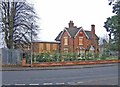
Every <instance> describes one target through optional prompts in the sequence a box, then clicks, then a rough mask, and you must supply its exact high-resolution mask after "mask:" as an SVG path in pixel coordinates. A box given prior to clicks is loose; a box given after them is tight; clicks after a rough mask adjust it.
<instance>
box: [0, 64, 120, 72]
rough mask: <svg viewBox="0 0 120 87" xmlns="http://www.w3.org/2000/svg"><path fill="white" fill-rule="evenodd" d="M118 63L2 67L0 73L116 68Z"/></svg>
mask: <svg viewBox="0 0 120 87" xmlns="http://www.w3.org/2000/svg"><path fill="white" fill-rule="evenodd" d="M116 65H118V63H110V64H94V65H74V66H55V67H2V69H0V71H30V70H60V69H81V68H97V67H108V66H116Z"/></svg>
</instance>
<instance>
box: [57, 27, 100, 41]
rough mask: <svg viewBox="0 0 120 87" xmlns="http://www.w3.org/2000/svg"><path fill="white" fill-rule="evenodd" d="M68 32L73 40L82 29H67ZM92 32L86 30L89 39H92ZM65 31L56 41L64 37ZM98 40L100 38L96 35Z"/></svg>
mask: <svg viewBox="0 0 120 87" xmlns="http://www.w3.org/2000/svg"><path fill="white" fill-rule="evenodd" d="M65 29H66V30H67V32H68V33H69V34H70V36H71V38H73V37H75V35H76V34H77V32H78V31H79V30H80V28H65ZM90 32H91V31H87V30H85V33H86V35H87V36H88V38H89V39H90V38H91V33H90ZM62 33H63V31H61V32H60V33H59V34H58V36H57V37H56V39H55V40H56V41H60V39H61V36H62ZM95 36H96V38H97V40H99V37H98V36H97V35H96V34H95Z"/></svg>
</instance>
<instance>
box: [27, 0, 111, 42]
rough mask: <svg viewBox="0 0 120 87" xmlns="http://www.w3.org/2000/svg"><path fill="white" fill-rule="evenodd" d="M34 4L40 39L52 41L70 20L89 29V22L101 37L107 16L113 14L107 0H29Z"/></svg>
mask: <svg viewBox="0 0 120 87" xmlns="http://www.w3.org/2000/svg"><path fill="white" fill-rule="evenodd" d="M29 2H31V3H32V4H34V7H35V10H36V13H37V14H38V16H39V17H40V20H39V23H38V24H39V26H40V29H42V30H41V31H40V33H39V38H40V40H44V41H54V39H55V38H56V36H57V35H58V34H59V32H60V31H62V30H63V29H64V27H68V23H69V21H70V20H73V22H74V25H75V26H77V27H81V26H82V27H83V29H84V30H91V24H95V26H96V31H95V32H96V34H97V35H98V36H100V37H103V36H104V35H105V34H106V30H105V28H104V27H103V26H104V22H105V21H106V18H107V17H110V16H111V15H113V13H112V6H109V5H108V0H29Z"/></svg>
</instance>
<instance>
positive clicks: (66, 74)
mask: <svg viewBox="0 0 120 87" xmlns="http://www.w3.org/2000/svg"><path fill="white" fill-rule="evenodd" d="M2 84H3V85H118V66H117V65H114V66H107V67H93V68H80V69H79V68H76V69H60V70H59V69H58V70H30V71H2Z"/></svg>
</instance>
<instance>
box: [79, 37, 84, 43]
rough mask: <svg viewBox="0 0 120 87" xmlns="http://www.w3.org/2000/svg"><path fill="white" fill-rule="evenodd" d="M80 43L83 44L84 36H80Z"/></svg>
mask: <svg viewBox="0 0 120 87" xmlns="http://www.w3.org/2000/svg"><path fill="white" fill-rule="evenodd" d="M79 45H83V37H79Z"/></svg>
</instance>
